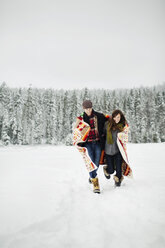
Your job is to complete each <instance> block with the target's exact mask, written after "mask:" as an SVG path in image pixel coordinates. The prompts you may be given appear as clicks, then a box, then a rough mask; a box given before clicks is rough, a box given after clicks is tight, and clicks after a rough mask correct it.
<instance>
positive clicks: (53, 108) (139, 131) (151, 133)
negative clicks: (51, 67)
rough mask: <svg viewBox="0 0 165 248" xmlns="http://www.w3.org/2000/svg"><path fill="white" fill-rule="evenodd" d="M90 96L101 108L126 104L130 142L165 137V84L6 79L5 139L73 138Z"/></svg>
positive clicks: (1, 97)
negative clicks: (12, 83) (62, 84)
mask: <svg viewBox="0 0 165 248" xmlns="http://www.w3.org/2000/svg"><path fill="white" fill-rule="evenodd" d="M85 99H90V100H91V101H92V102H93V108H94V109H95V111H99V112H102V113H105V114H111V113H112V111H113V110H115V109H120V110H122V111H123V113H124V114H125V117H126V119H127V121H128V123H129V126H130V133H129V142H132V143H151V142H154V143H157V142H164V141H165V84H162V85H158V86H155V87H140V88H132V89H118V90H107V89H88V88H84V89H73V90H64V89H61V90H55V89H39V88H32V87H29V88H10V87H8V86H7V84H6V83H5V82H3V83H1V84H0V143H1V144H3V145H8V144H18V145H32V144H33V145H34V144H54V145H58V144H65V145H71V144H72V131H73V126H74V123H75V120H76V116H78V115H80V114H81V113H82V112H83V109H82V102H83V100H85Z"/></svg>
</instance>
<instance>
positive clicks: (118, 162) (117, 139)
mask: <svg viewBox="0 0 165 248" xmlns="http://www.w3.org/2000/svg"><path fill="white" fill-rule="evenodd" d="M105 134H106V142H105V157H106V164H107V166H104V167H103V171H104V175H105V177H106V178H107V179H110V174H113V173H114V171H116V175H114V180H115V186H120V185H121V182H122V180H123V175H125V176H131V175H132V170H131V168H130V167H129V163H128V158H127V153H126V142H127V141H128V123H127V121H126V119H125V117H124V114H123V113H122V111H120V110H118V109H117V110H115V111H113V113H112V116H111V117H110V118H109V120H108V121H107V122H106V123H105Z"/></svg>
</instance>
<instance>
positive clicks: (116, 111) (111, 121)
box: [109, 109, 127, 130]
mask: <svg viewBox="0 0 165 248" xmlns="http://www.w3.org/2000/svg"><path fill="white" fill-rule="evenodd" d="M118 114H120V116H121V118H120V121H119V123H121V124H123V127H124V126H125V125H126V124H127V121H126V119H125V116H124V114H123V112H122V111H121V110H119V109H116V110H114V111H113V112H112V116H111V118H110V119H109V122H110V130H111V129H117V124H116V122H115V121H114V119H113V118H114V117H116V116H117V115H118ZM119 123H118V124H119Z"/></svg>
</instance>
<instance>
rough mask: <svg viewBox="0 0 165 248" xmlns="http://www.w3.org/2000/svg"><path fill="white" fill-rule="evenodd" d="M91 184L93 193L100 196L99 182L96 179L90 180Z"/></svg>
mask: <svg viewBox="0 0 165 248" xmlns="http://www.w3.org/2000/svg"><path fill="white" fill-rule="evenodd" d="M91 181H92V184H93V192H94V193H98V194H100V186H99V180H98V178H97V177H95V178H91Z"/></svg>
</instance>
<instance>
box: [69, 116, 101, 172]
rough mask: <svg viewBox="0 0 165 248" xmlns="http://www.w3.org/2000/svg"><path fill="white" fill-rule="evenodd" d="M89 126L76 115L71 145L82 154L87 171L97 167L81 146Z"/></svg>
mask: <svg viewBox="0 0 165 248" xmlns="http://www.w3.org/2000/svg"><path fill="white" fill-rule="evenodd" d="M90 129H91V128H90V126H89V124H88V123H86V122H84V120H83V118H82V117H81V116H80V117H77V120H76V124H75V127H74V131H73V145H75V146H76V148H77V149H78V151H79V152H80V154H81V155H82V157H83V159H84V162H85V165H86V168H87V170H88V171H89V172H91V171H94V170H96V169H97V166H96V165H95V164H94V163H93V162H92V160H91V159H90V157H89V154H88V150H87V148H86V147H83V143H84V142H85V141H86V139H87V137H88V134H89V132H90Z"/></svg>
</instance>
